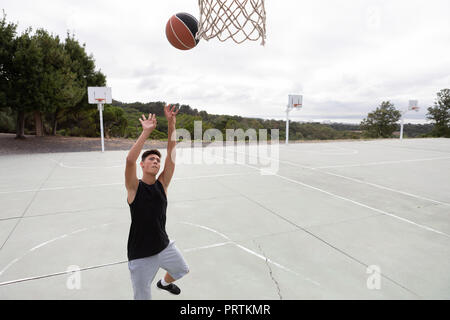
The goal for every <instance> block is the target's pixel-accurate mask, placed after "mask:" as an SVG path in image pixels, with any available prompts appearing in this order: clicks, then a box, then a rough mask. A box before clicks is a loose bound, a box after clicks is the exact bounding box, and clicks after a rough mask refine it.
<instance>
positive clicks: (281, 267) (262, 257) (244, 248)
mask: <svg viewBox="0 0 450 320" xmlns="http://www.w3.org/2000/svg"><path fill="white" fill-rule="evenodd" d="M179 223H181V224H186V225H190V226H194V227H198V228H201V229H205V230H208V231H211V232H213V233H215V234H218V235H219V236H221V237H223V238H224V239H226V240H228V241H227V242H226V243H224V244H234V245H235V246H237V247H238V248H239V249H241V250H244V251H245V252H247V253H250V254H252V255H254V256H256V257H258V258H259V259H262V260H264V261H266V262H268V263H271V264H273V265H274V266H276V267H278V268H280V269H282V270H284V271H287V272H289V273H292V274H294V275H296V276H298V277H301V278H303V279H304V280H306V281H309V282H311V283H313V284H315V285H316V286H320V283H318V282H317V281H314V280H312V279H310V278H307V277H305V276H303V275H301V274H299V273H297V272H295V271H293V270H291V269H289V268H287V267H285V266H283V265H281V264H279V263H277V262H275V261H273V260H271V259H269V258H267V257H265V256H263V255H261V254H259V253H256V252H255V251H253V250H250V249H249V248H246V247H244V246H242V245H240V244H238V243H236V242H234V241H233V240H231V239H230V238H229V237H228V236H226V235H224V234H223V233H220V232H219V231H217V230H214V229H212V228H209V227H207V226H203V225H200V224H195V223H191V222H179Z"/></svg>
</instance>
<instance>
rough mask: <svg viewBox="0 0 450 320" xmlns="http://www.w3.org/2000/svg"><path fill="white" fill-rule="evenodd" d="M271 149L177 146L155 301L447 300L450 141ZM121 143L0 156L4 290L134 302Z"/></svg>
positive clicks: (22, 295)
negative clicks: (175, 291) (172, 247)
mask: <svg viewBox="0 0 450 320" xmlns="http://www.w3.org/2000/svg"><path fill="white" fill-rule="evenodd" d="M271 147H272V148H267V149H266V150H265V151H267V152H261V153H255V147H254V146H253V147H248V146H247V147H243V148H242V147H241V148H240V149H238V148H235V147H233V148H232V149H230V147H228V148H226V149H224V148H222V147H214V148H213V147H207V148H204V149H201V148H198V149H189V148H186V149H183V148H179V149H177V150H178V151H177V167H176V172H175V175H174V177H173V180H172V182H171V185H170V187H169V191H168V195H167V196H168V209H167V230H168V234H169V237H170V238H171V239H172V240H175V241H176V244H177V246H178V248H179V249H180V250H181V251H182V253H183V255H184V257H185V259H186V261H187V262H188V264H189V266H190V273H189V274H188V275H187V276H185V277H184V278H182V279H181V280H179V281H178V282H177V283H178V285H179V286H180V288H181V289H182V293H181V295H179V296H172V295H170V294H169V293H167V292H162V291H160V290H158V289H157V288H156V287H155V285H156V281H157V280H158V279H160V278H161V277H162V276H163V274H164V271H163V270H161V269H160V271H159V272H158V274H157V275H156V277H155V280H154V282H153V284H152V295H153V299H198V300H201V299H449V298H450V273H449V270H450V139H405V140H403V141H399V140H375V141H348V142H347V141H344V142H326V143H299V144H290V145H288V146H286V145H284V144H280V145H272V146H271ZM252 148H253V149H252ZM225 150H226V151H225ZM230 150H231V152H230ZM162 151H163V156H164V155H165V153H164V151H165V150H162ZM199 152H200V156H201V157H200V158H197V159H195V155H197V156H198V155H199ZM205 153H207V154H208V156H206V157H205V156H204V155H205ZM126 154H127V151H106V152H105V153H101V152H84V153H83V152H81V153H48V154H33V155H12V156H2V157H0V182H1V183H0V203H1V211H0V245H1V249H0V299H132V297H133V294H132V287H131V283H130V277H129V272H128V266H127V261H126V245H127V238H128V230H129V225H130V214H129V209H128V205H127V203H126V190H125V187H124V162H125V157H126ZM249 154H250V155H251V156H248V155H249ZM202 155H203V158H202ZM239 155H241V156H244V157H245V159H244V161H243V160H242V158H241V159H240V160H239V159H238V156H239ZM199 159H200V160H199ZM225 159H226V160H225ZM219 160H221V161H219ZM256 160H257V161H256ZM141 176H142V173H141V169H140V167H139V166H138V177H139V178H140V177H141Z"/></svg>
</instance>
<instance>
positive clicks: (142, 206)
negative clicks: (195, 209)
mask: <svg viewBox="0 0 450 320" xmlns="http://www.w3.org/2000/svg"><path fill="white" fill-rule="evenodd" d="M178 111H179V110H177V111H176V112H175V107H170V106H165V107H164V114H165V116H166V119H167V123H168V143H167V157H166V160H165V163H164V170H163V172H162V173H161V174H160V175H159V177H158V178H156V175H157V174H158V172H159V169H160V161H161V154H160V153H159V151H158V150H149V151H146V152H144V154H143V155H142V158H141V162H140V166H141V168H142V172H143V176H142V179H140V180H138V178H137V176H136V161H137V159H138V157H139V155H140V153H141V150H142V147H143V146H144V143H145V141H146V140H147V138H148V137H149V136H150V134H151V133H152V131H153V130H154V129H155V128H156V116H155V115H152V114H149V117H148V119H146V118H145V116H144V115H142V118H141V119H139V121H140V122H141V125H142V133H141V135H140V137H139V138H138V140H137V141H136V143H135V144H134V145H133V147H132V148H131V150H130V152H129V153H128V156H127V164H126V168H125V186H126V188H127V192H128V198H127V202H128V205H129V206H130V212H131V227H130V234H129V237H128V269H129V270H130V274H131V282H132V284H133V291H134V299H136V300H145V299H147V300H149V299H151V290H150V286H151V283H152V281H153V279H154V277H155V275H156V273H157V272H158V270H159V268H163V269H164V270H166V271H167V273H166V274H165V276H164V278H163V279H161V280H160V281H158V283H157V287H158V288H160V289H163V290H167V291H168V292H170V293H172V294H180V292H181V290H180V288H178V287H177V286H176V285H175V284H174V283H173V282H174V281H175V280H178V279H180V278H181V277H183V276H184V275H185V274H187V273H188V272H189V267H188V266H187V264H186V262H185V261H184V259H183V257H182V255H181V253H180V251H179V250H178V248H177V247H176V246H175V244H174V242H173V241H170V240H169V237H168V235H167V233H166V208H167V197H166V195H167V188H168V187H169V183H170V180H171V179H172V176H173V172H174V170H175V145H176V141H175V122H176V115H177V113H178Z"/></svg>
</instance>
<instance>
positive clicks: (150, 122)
mask: <svg viewBox="0 0 450 320" xmlns="http://www.w3.org/2000/svg"><path fill="white" fill-rule="evenodd" d="M139 121H140V122H141V125H142V130H144V131H153V130H154V129H155V128H156V124H157V121H156V115H154V114H151V113H149V114H148V119H146V118H145V116H144V115H142V117H141V118H139Z"/></svg>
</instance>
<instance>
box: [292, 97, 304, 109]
mask: <svg viewBox="0 0 450 320" xmlns="http://www.w3.org/2000/svg"><path fill="white" fill-rule="evenodd" d="M302 105H303V96H302V95H298V94H290V95H289V102H288V108H301V107H302Z"/></svg>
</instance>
